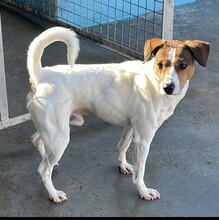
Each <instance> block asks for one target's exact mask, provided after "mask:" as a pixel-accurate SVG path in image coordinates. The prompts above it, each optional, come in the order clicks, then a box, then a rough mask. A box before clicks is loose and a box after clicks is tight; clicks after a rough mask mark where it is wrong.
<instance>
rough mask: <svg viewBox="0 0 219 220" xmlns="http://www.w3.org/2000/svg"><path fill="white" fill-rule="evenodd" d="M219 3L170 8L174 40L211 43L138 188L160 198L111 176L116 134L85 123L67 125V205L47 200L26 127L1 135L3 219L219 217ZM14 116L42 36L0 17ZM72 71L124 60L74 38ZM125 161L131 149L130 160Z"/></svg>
mask: <svg viewBox="0 0 219 220" xmlns="http://www.w3.org/2000/svg"><path fill="white" fill-rule="evenodd" d="M218 10H219V1H217V0H206V1H201V0H198V1H196V2H194V3H192V4H188V5H184V6H180V7H177V8H175V23H174V38H177V39H201V40H205V41H208V42H210V44H211V53H210V57H209V62H208V65H207V67H206V68H203V67H200V66H199V65H198V64H197V65H196V66H197V69H196V74H195V75H194V77H193V79H192V80H191V83H190V88H189V91H188V93H187V95H186V97H185V99H184V100H183V101H182V102H181V103H180V104H179V105H178V107H177V109H176V111H175V114H174V115H173V116H172V117H171V118H170V119H169V120H168V121H167V122H165V123H164V124H163V126H162V127H161V128H160V129H159V130H158V132H157V134H156V136H155V138H154V140H153V142H152V146H151V150H150V153H149V157H148V161H147V167H146V174H145V180H146V181H147V185H148V186H150V187H154V188H157V189H158V190H159V192H160V193H161V198H160V199H159V200H155V201H144V200H142V199H140V198H139V197H138V192H137V190H136V188H135V186H134V185H133V184H132V181H131V176H124V175H122V174H120V173H119V172H118V168H117V161H116V151H115V149H116V144H117V142H118V140H119V137H120V135H121V132H122V128H119V127H116V126H112V125H110V124H107V123H105V122H103V121H101V120H99V119H98V118H96V117H94V116H92V117H87V118H85V125H84V126H82V127H80V128H78V127H73V126H72V127H71V142H70V144H69V146H68V148H67V149H66V151H65V153H64V156H63V157H62V159H61V161H60V165H59V166H58V167H56V168H55V170H54V173H53V180H54V184H55V186H57V188H60V189H62V190H63V191H65V192H66V193H67V196H68V201H67V202H64V203H63V204H60V205H55V204H53V203H52V202H51V201H49V199H48V196H47V193H46V191H45V189H44V186H43V184H42V182H41V180H40V178H39V176H38V174H37V167H38V165H39V163H40V156H39V155H38V154H37V152H36V151H35V150H34V147H33V145H32V144H31V142H30V136H31V135H32V133H33V132H34V127H33V124H32V122H31V121H27V122H24V123H22V124H20V125H16V126H13V127H10V128H6V129H4V130H0V216H1V217H4V216H5V217H12V216H31V217H32V216H34V217H36V216H38V217H43V216H50V217H55V216H59V217H61V216H64V217H68V216H77V217H80V216H83V217H91V216H100V217H110V216H112V217H115V216H118V217H125V216H126V217H132V216H136V217H142V216H145V217H148V216H152V217H160V216H170V217H174V216H217V217H218V216H219V206H218V204H219V135H218V134H219V133H218V131H219V86H218V85H219V62H218V57H219V37H218V33H219V13H218ZM1 16H2V28H3V40H4V53H5V68H6V77H7V89H8V96H9V108H10V115H11V117H14V116H17V115H20V114H22V113H26V112H27V111H26V108H25V98H26V94H27V92H28V91H29V85H28V74H27V70H26V51H27V48H28V45H29V43H30V41H32V39H33V38H34V37H35V36H36V35H38V34H39V33H41V32H42V31H43V30H44V29H43V28H42V27H39V26H37V25H35V24H33V23H30V22H29V21H27V20H24V19H23V18H21V17H19V16H18V15H15V14H12V13H11V12H10V11H7V10H5V9H1ZM80 41H81V52H80V56H79V59H78V61H77V63H104V62H121V61H124V60H126V59H127V58H126V57H124V56H121V55H118V54H116V53H114V52H112V51H109V50H107V49H105V48H103V47H101V46H99V45H97V44H95V43H94V42H92V41H90V40H88V39H85V38H83V37H80ZM65 54H66V53H65V48H64V46H63V44H56V45H53V46H50V47H49V48H48V49H47V50H46V52H45V55H44V57H43V63H44V64H47V65H52V64H57V63H64V62H65V59H66V58H65ZM130 157H131V149H130V152H129V159H130Z"/></svg>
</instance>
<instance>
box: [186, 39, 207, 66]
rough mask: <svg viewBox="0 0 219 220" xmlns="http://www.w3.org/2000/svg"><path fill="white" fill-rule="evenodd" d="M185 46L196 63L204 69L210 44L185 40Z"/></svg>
mask: <svg viewBox="0 0 219 220" xmlns="http://www.w3.org/2000/svg"><path fill="white" fill-rule="evenodd" d="M185 45H186V46H187V47H188V48H189V50H190V51H191V53H192V54H193V56H194V58H195V59H196V61H197V62H198V63H199V64H200V65H201V66H204V67H205V66H206V63H207V60H208V55H209V52H210V44H209V43H208V42H205V41H200V40H187V41H185Z"/></svg>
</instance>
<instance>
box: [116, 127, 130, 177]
mask: <svg viewBox="0 0 219 220" xmlns="http://www.w3.org/2000/svg"><path fill="white" fill-rule="evenodd" d="M132 138H133V128H132V127H131V126H126V127H124V129H123V133H122V136H121V138H120V141H119V143H118V145H117V158H118V162H119V169H120V172H121V173H123V174H132V172H133V166H132V165H131V164H129V163H127V160H126V153H127V150H128V148H129V146H130V144H131V142H132Z"/></svg>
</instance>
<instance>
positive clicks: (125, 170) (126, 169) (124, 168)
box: [119, 162, 133, 174]
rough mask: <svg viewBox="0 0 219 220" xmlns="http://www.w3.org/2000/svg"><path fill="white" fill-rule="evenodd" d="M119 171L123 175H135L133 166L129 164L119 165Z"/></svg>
mask: <svg viewBox="0 0 219 220" xmlns="http://www.w3.org/2000/svg"><path fill="white" fill-rule="evenodd" d="M119 171H120V172H121V173H122V174H132V173H133V166H132V165H131V164H129V163H127V162H126V163H124V164H120V165H119Z"/></svg>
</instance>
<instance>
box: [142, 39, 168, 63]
mask: <svg viewBox="0 0 219 220" xmlns="http://www.w3.org/2000/svg"><path fill="white" fill-rule="evenodd" d="M164 43H165V40H163V39H160V38H152V39H150V40H146V41H145V46H144V62H146V61H148V60H149V58H150V56H151V55H152V54H153V55H155V54H156V53H157V51H158V49H159V48H160V47H161V46H163V45H164Z"/></svg>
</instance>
